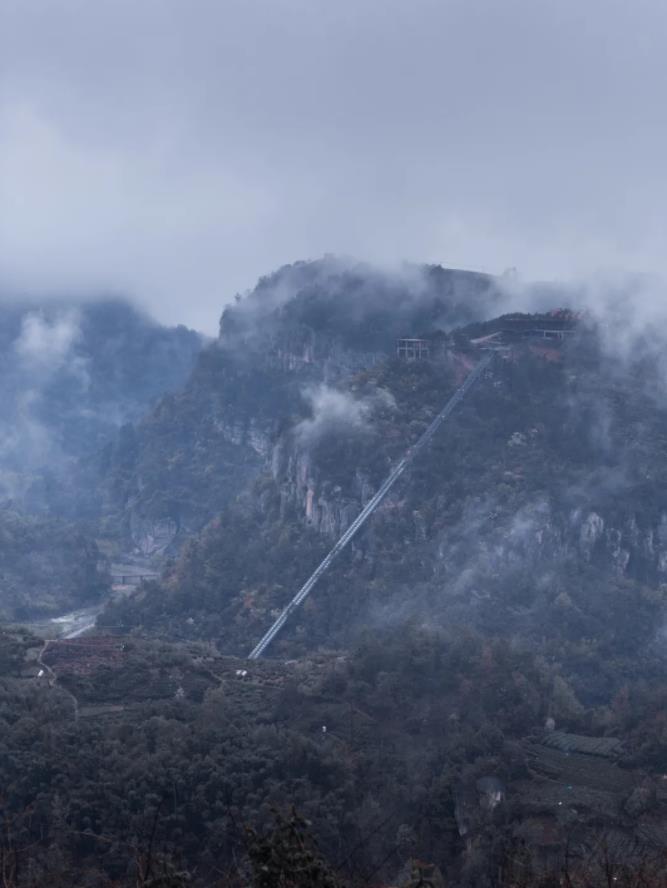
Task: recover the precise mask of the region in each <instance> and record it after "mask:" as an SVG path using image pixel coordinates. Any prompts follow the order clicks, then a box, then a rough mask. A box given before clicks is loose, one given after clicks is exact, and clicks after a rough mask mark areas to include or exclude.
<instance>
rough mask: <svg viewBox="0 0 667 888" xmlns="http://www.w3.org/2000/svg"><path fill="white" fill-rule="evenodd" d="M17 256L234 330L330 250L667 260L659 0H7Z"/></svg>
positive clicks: (6, 226)
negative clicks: (262, 290) (229, 320)
mask: <svg viewBox="0 0 667 888" xmlns="http://www.w3.org/2000/svg"><path fill="white" fill-rule="evenodd" d="M0 16H1V23H0V24H1V26H0V34H1V35H2V36H1V37H0V59H1V60H0V64H1V66H2V69H1V71H0V75H1V86H0V90H1V92H0V148H1V150H0V275H1V289H2V290H3V291H5V292H6V291H9V292H12V293H17V292H18V293H33V294H34V293H43V292H45V291H58V292H59V293H61V294H62V293H85V292H91V291H98V290H105V291H108V290H113V291H115V292H125V293H127V294H129V295H131V296H133V297H134V298H136V299H137V300H139V301H140V302H142V303H143V305H144V306H145V307H146V308H148V309H149V310H150V311H151V313H153V314H154V315H155V316H157V317H158V318H159V319H160V320H162V321H165V322H175V321H181V322H184V323H187V324H190V325H193V326H195V327H198V328H201V329H204V330H206V331H207V332H214V331H215V327H216V323H217V319H218V316H219V313H220V309H221V307H222V306H223V305H224V304H225V303H226V302H228V301H229V300H231V299H232V298H233V296H234V294H235V292H237V291H244V290H246V289H247V288H249V287H251V286H253V285H254V282H255V280H256V279H257V277H258V276H259V275H260V274H264V273H267V272H269V271H271V270H272V269H273V268H275V267H277V266H279V265H281V264H283V263H284V262H289V261H293V260H295V259H302V258H313V257H317V256H320V255H322V254H323V253H325V252H333V253H341V254H347V255H354V256H357V257H359V258H362V259H366V260H369V261H371V262H374V263H380V264H383V265H388V264H389V265H390V264H392V263H396V262H398V261H400V260H409V261H418V262H421V261H427V262H439V263H442V264H443V265H445V266H453V267H468V268H473V269H479V270H482V271H489V272H502V271H503V270H504V269H505V268H507V267H510V266H516V267H517V268H518V269H519V271H520V272H521V274H522V275H523V276H525V277H526V278H541V279H572V278H578V277H586V278H587V277H588V276H590V275H591V274H593V273H597V272H598V271H599V269H628V270H631V271H642V272H648V273H651V274H656V275H663V274H664V273H665V263H666V260H665V258H664V257H665V252H664V249H663V243H662V238H663V235H662V232H663V231H664V229H665V226H664V207H665V206H667V200H666V197H667V195H666V194H665V191H666V189H667V183H666V181H665V178H664V175H663V158H664V155H665V149H666V148H667V145H666V143H667V133H666V130H667V124H666V122H665V118H664V115H663V114H662V112H661V108H662V98H663V97H662V86H663V83H664V79H665V74H666V73H667V61H666V60H665V56H664V48H663V37H664V33H665V25H667V8H666V7H665V6H664V4H662V3H660V2H659V0H637V2H635V3H633V4H628V3H624V2H620V0H604V2H603V0H589V2H588V3H586V4H581V3H577V2H575V0H559V2H558V3H543V2H535V0H508V2H505V3H502V4H499V3H497V2H495V0H472V2H471V0H447V2H444V0H413V2H410V3H407V2H399V0H354V2H353V0H339V2H337V3H324V2H320V0H308V2H305V0H270V2H269V0H225V2H214V0H193V2H190V3H184V2H179V0H143V2H142V3H135V2H130V0H97V2H95V3H94V4H93V3H89V2H85V0H0Z"/></svg>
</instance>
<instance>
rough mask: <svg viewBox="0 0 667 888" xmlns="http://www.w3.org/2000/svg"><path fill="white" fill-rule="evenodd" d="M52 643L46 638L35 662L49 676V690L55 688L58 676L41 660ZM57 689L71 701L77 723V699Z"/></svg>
mask: <svg viewBox="0 0 667 888" xmlns="http://www.w3.org/2000/svg"><path fill="white" fill-rule="evenodd" d="M52 642H53V639H52V638H47V639H46V641H45V642H44V644H43V646H42V649H41V651H40V652H39V655H38V657H37V662H38V663H39V665H40V666H41V668H42V669H44V671H45V672H47V673H48V674H49V687H50V688H54V687H55V686H56V684H58V676H57V675H56V673H55V672H54V671H53V669H52V668H51V667H50V666H49V664H48V663H45V662H44V659H43V658H44V654H45V653H46V652H47V651H48V649H49V645H50V644H51V643H52ZM58 689H59V690H60V691H62V693H63V694H65V695H66V696H67V697H69V698H70V700H71V701H72V707H73V712H74V721H75V722H78V721H79V701H78V700H77V698H76V697H75V696H74V694H73V693H72V692H71V691H68V690H67V688H64V687H63V686H62V685H58Z"/></svg>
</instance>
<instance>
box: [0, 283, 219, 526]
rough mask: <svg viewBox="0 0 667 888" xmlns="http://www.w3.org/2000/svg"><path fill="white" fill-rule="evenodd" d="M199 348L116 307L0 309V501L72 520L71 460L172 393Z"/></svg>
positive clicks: (80, 504)
mask: <svg viewBox="0 0 667 888" xmlns="http://www.w3.org/2000/svg"><path fill="white" fill-rule="evenodd" d="M201 345H202V338H201V336H200V335H199V334H197V333H195V332H193V331H191V330H188V329H186V328H185V327H176V328H172V329H168V328H165V327H162V326H160V325H159V324H157V323H156V322H154V321H152V320H151V319H150V318H148V317H146V316H144V315H143V314H141V313H140V312H139V311H137V310H136V309H135V308H133V307H132V306H131V305H129V304H127V303H125V302H122V301H119V300H107V301H99V302H89V303H82V304H68V303H64V302H59V303H54V302H46V303H44V304H43V305H36V304H35V305H26V304H25V303H20V304H19V303H12V302H11V301H4V302H2V303H0V404H1V405H2V408H1V410H0V501H5V502H7V501H12V502H13V503H14V504H15V505H17V506H19V507H22V508H25V509H28V510H38V511H44V510H52V511H56V512H64V513H65V514H67V515H69V516H71V517H81V513H82V511H85V501H86V497H85V495H84V494H88V493H91V491H84V490H74V489H73V482H72V473H73V471H74V470H75V469H77V470H78V468H77V467H76V463H77V461H78V460H80V459H81V458H86V457H92V456H93V455H94V454H96V453H97V452H98V451H99V450H100V448H101V447H102V446H103V445H104V444H105V443H106V442H107V441H109V440H110V439H111V438H112V437H113V436H114V435H115V434H116V432H117V430H118V428H119V427H120V426H122V425H123V424H124V423H127V422H132V421H135V420H137V419H138V418H139V417H140V416H141V415H142V414H143V413H144V412H145V411H146V410H147V409H148V408H149V407H150V406H151V405H152V404H153V403H154V402H155V401H156V400H157V398H158V397H159V396H160V395H162V394H164V393H165V392H167V391H172V390H174V389H178V388H179V387H180V386H181V385H182V384H183V383H184V381H185V379H186V378H187V376H188V374H189V372H190V370H191V368H192V366H193V364H194V361H195V358H196V355H197V354H198V352H199V350H200V348H201ZM81 486H83V484H81Z"/></svg>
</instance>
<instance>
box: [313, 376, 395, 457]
mask: <svg viewBox="0 0 667 888" xmlns="http://www.w3.org/2000/svg"><path fill="white" fill-rule="evenodd" d="M303 397H304V400H305V401H306V403H307V404H308V407H309V410H310V416H309V417H308V418H307V419H304V420H302V421H301V422H300V423H299V424H298V425H297V426H296V436H297V440H298V441H299V443H300V444H301V445H302V446H310V445H312V444H315V443H317V442H318V441H319V440H320V439H321V438H323V437H324V436H326V435H330V434H332V433H336V432H346V433H353V434H362V433H364V432H366V431H369V430H370V429H371V427H372V418H373V415H374V414H375V413H376V412H377V411H378V410H380V409H384V410H393V409H394V408H395V406H396V403H395V401H394V398H393V396H392V394H391V392H389V391H387V390H386V389H382V388H378V389H376V390H375V391H374V392H373V393H372V394H366V395H364V396H361V397H356V396H355V395H353V394H351V393H350V392H346V391H342V390H341V389H336V388H332V387H331V386H328V385H324V384H323V385H317V386H309V387H308V388H306V389H304V391H303Z"/></svg>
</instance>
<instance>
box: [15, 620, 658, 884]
mask: <svg viewBox="0 0 667 888" xmlns="http://www.w3.org/2000/svg"><path fill="white" fill-rule="evenodd" d="M97 641H98V643H95V641H94V640H93V639H92V638H91V639H90V640H89V641H88V642H87V646H85V645H84V643H83V642H78V645H79V650H78V652H77V655H76V656H73V646H74V645H75V644H77V642H53V643H51V644H50V645H47V647H46V650H42V652H41V655H40V661H39V662H43V663H45V664H47V665H49V664H50V665H51V667H52V668H53V669H54V670H55V671H56V672H57V675H58V679H57V681H55V682H54V681H47V680H46V679H45V678H43V679H37V678H36V677H35V675H36V670H37V666H38V665H39V664H38V663H37V661H36V659H35V655H36V653H37V651H38V650H39V649H40V648H42V644H43V643H42V642H40V640H38V639H36V638H34V637H31V636H29V635H23V636H20V635H7V634H5V635H3V636H2V639H0V642H1V650H0V654H1V656H2V664H3V673H4V676H5V678H4V679H3V682H2V687H1V688H0V693H1V695H2V702H1V705H0V711H1V713H2V716H1V717H2V733H1V739H0V781H1V784H2V787H3V796H2V807H3V811H2V814H3V820H4V823H5V830H4V831H3V839H2V851H1V853H2V857H1V859H2V861H3V865H4V866H5V868H6V872H7V873H9V874H10V875H11V872H15V874H16V876H15V877H16V884H26V885H40V884H44V883H45V882H46V881H47V880H48V881H50V882H51V884H55V885H61V884H62V885H68V884H77V885H78V884H81V885H83V884H85V885H87V886H88V885H90V886H93V885H100V886H102V885H111V884H141V885H144V884H145V885H148V884H151V885H167V884H169V885H171V884H173V885H194V886H213V885H220V886H223V885H225V886H226V885H235V884H239V885H241V884H249V883H252V884H255V885H258V886H259V885H261V886H268V885H273V884H278V885H283V884H284V885H294V886H297V885H298V886H303V888H305V886H307V885H311V884H313V885H317V884H323V885H324V884H332V885H333V884H340V885H343V884H350V885H361V884H397V883H400V884H405V885H412V884H413V883H412V882H411V881H410V873H411V870H412V869H413V868H414V867H416V866H418V865H419V864H418V862H419V861H428V864H429V866H430V867H431V868H436V869H437V870H438V871H439V872H440V873H441V874H443V877H444V878H445V879H446V880H447V881H446V882H443V883H442V884H445V883H447V884H448V883H449V880H451V879H453V880H454V882H453V883H454V884H458V885H461V886H467V885H470V886H482V885H495V884H502V885H514V884H524V885H528V884H537V883H538V881H535V882H527V881H525V880H524V881H520V878H522V877H525V874H526V872H528V871H530V872H532V873H533V874H534V878H535V879H536V880H539V879H540V878H541V876H540V875H539V874H540V873H542V874H543V875H544V874H545V873H549V872H551V873H552V874H558V873H560V872H562V871H563V868H564V867H566V866H569V867H570V872H571V875H572V878H573V879H574V881H573V884H582V885H583V884H591V885H598V884H600V885H602V884H606V883H605V882H604V881H603V880H602V879H603V875H604V865H605V862H606V863H607V864H609V865H610V866H611V867H612V871H613V873H614V874H615V876H616V877H617V879H620V880H621V884H627V885H630V884H642V883H637V882H633V881H628V880H629V879H630V872H631V871H632V872H634V873H635V876H636V874H637V872H640V871H641V872H643V873H644V875H645V876H646V877H647V878H648V877H649V875H650V874H651V873H652V874H653V875H655V872H656V871H657V870H656V867H657V866H658V864H659V862H660V861H662V863H663V864H664V862H665V858H664V855H663V856H662V857H661V852H660V851H659V849H656V847H655V845H654V843H653V844H652V843H651V842H650V841H649V840H648V839H647V837H649V836H652V835H654V834H657V832H658V831H659V829H660V823H661V822H662V820H661V817H664V806H665V804H666V803H667V793H665V788H664V786H663V784H662V782H661V781H660V779H659V778H657V777H653V778H651V777H650V776H648V775H649V773H650V771H651V770H652V769H653V768H655V767H656V766H660V764H661V763H662V764H663V765H664V758H665V754H666V752H667V734H666V733H665V725H664V703H665V693H666V688H665V685H664V683H663V684H662V686H661V687H656V686H654V687H653V688H652V690H651V691H650V692H649V691H648V690H647V688H646V687H645V686H641V685H634V684H633V685H628V686H626V688H625V689H624V690H623V692H622V693H620V694H619V695H617V697H616V698H615V699H614V700H613V701H612V702H611V704H610V705H609V706H606V707H600V708H597V709H593V710H590V709H589V710H585V709H584V707H582V706H581V704H580V703H579V701H577V699H576V696H575V694H574V692H573V690H572V689H571V688H570V687H569V686H568V684H567V682H566V681H565V680H564V679H563V678H562V676H560V675H559V673H558V670H557V668H555V667H554V666H551V665H549V664H547V663H546V661H545V660H544V659H543V658H541V657H535V656H533V655H530V654H527V653H525V652H521V651H518V650H517V649H516V648H514V647H513V646H512V645H510V644H508V643H507V642H504V641H496V642H489V641H486V640H484V639H482V638H481V637H480V636H476V635H474V634H472V633H457V634H451V635H447V634H443V633H435V632H432V631H427V630H425V629H423V628H418V627H416V626H412V627H409V628H408V629H407V630H406V629H405V628H403V629H401V630H400V631H394V632H389V633H386V634H384V635H383V636H381V637H377V636H375V635H372V636H371V635H369V637H368V638H367V639H365V640H362V641H361V642H360V643H359V645H358V646H357V647H355V648H354V649H352V650H351V651H350V652H349V653H345V654H342V653H338V654H337V655H335V656H332V655H331V654H329V655H321V656H318V657H308V658H304V659H302V660H300V661H298V662H297V661H294V662H292V663H291V664H283V663H280V662H276V661H266V662H265V663H263V662H261V661H260V662H257V663H254V664H252V665H251V664H248V666H247V667H246V668H245V674H243V675H240V674H239V673H240V670H239V665H240V662H239V661H237V660H236V661H235V660H233V659H230V658H225V657H220V655H218V654H217V653H215V652H214V651H212V650H211V649H208V648H206V647H205V646H202V647H197V646H194V647H193V646H189V647H184V646H174V645H168V644H165V643H164V642H162V643H158V642H153V643H148V642H146V641H134V640H131V639H127V640H125V639H123V640H121V639H117V640H116V644H115V645H114V646H109V645H108V644H107V645H103V644H102V643H101V641H100V640H99V639H98V640H97ZM82 645H83V647H82ZM546 718H553V719H554V720H555V721H556V723H557V726H558V728H559V731H554V732H552V734H548V733H547V734H545V731H544V724H545V719H546ZM563 731H567V732H570V733H563ZM576 732H582V733H583V734H585V735H594V736H599V737H604V736H613V735H616V734H618V733H622V734H623V735H624V736H625V738H626V740H625V743H624V745H623V747H622V748H621V749H619V750H618V751H617V752H616V754H615V756H614V758H613V759H612V760H609V759H607V758H603V757H597V758H595V757H593V756H588V757H586V756H581V755H577V754H572V753H569V754H567V755H563V754H561V753H559V752H558V750H557V749H556V747H555V746H554V745H550V743H551V741H552V740H555V739H557V738H562V737H566V738H567V737H575V738H576V737H577V736H578V734H577V733H576ZM582 758H583V759H586V758H588V761H586V762H584V765H585V770H583V771H582V765H581V764H580V763H579V760H580V759H582ZM557 768H563V769H567V770H566V780H567V781H568V783H567V784H565V783H563V782H554V780H553V774H554V770H555V769H557ZM547 774H550V777H551V779H547V776H546V775H547ZM554 787H555V789H554ZM496 792H498V793H500V797H502V799H503V801H502V802H499V803H497V804H496V802H495V799H496V796H495V795H494V793H496ZM554 792H556V793H557V796H559V798H560V799H562V800H564V804H563V803H562V802H561V801H555V800H554V797H553V793H554ZM505 798H507V801H504V799H505ZM561 805H563V807H562V810H561ZM292 809H294V810H295V811H296V812H298V818H301V819H297V821H296V822H295V821H294V819H293V818H294V815H292V814H290V811H292ZM661 812H662V813H661ZM276 818H277V820H276ZM290 824H291V826H290ZM299 824H300V825H299ZM291 829H294V830H297V831H300V830H303V836H302V840H300V841H299V843H298V847H299V848H301V851H302V852H303V851H304V849H305V848H307V847H310V843H311V842H312V841H313V840H314V839H315V837H316V840H317V846H318V849H319V851H318V855H319V859H320V863H321V866H322V867H323V873H324V872H326V873H327V875H326V878H327V879H329V880H330V881H329V882H327V881H322V882H321V883H320V882H318V881H315V880H314V881H312V882H309V881H308V877H306V876H304V875H303V874H301V875H300V876H299V875H298V870H299V865H300V864H299V859H298V856H297V857H296V858H295V857H293V856H292V853H291V852H290V855H289V857H288V858H286V857H285V856H284V855H285V853H286V852H285V851H284V850H283V852H282V854H283V856H282V857H281V851H280V845H279V843H280V842H282V841H284V840H285V832H287V833H288V834H289V833H290V830H291ZM627 835H630V836H631V837H632V842H634V845H635V847H636V849H637V855H636V859H635V858H633V860H632V864H633V867H630V868H629V867H628V866H627V863H628V861H627V860H625V861H624V860H623V859H622V858H619V852H621V853H623V851H624V848H626V846H627V843H628V839H627V838H626V836H627ZM263 843H264V844H263ZM276 843H278V847H277V848H276ZM568 844H569V845H571V847H570V853H571V855H572V862H571V863H567V861H566V860H565V857H564V853H565V850H566V849H567V848H568ZM258 854H259V855H269V857H271V855H277V857H276V860H277V862H278V863H279V864H280V865H281V866H283V867H285V868H286V872H285V874H284V875H283V876H282V877H281V878H283V881H276V882H271V881H269V880H268V877H267V876H266V874H265V873H266V871H265V870H264V869H263V866H259V867H258V866H257V865H256V864H257V855H258ZM605 854H607V857H605ZM261 859H262V860H265V858H264V857H261ZM519 859H520V860H521V861H522V867H523V870H522V872H521V873H520V872H518V871H515V870H516V861H517V860H519ZM324 861H326V866H325V864H324ZM584 864H585V865H586V867H588V868H589V869H590V873H593V872H594V871H595V870H596V868H598V869H597V875H596V877H595V881H591V882H585V881H582V882H577V881H576V879H577V878H578V877H579V876H582V873H583V872H584V869H583V867H584ZM149 866H150V868H151V871H150V873H149V872H148V867H149ZM513 867H514V869H513ZM290 868H292V869H290ZM253 869H254V876H252V872H253ZM499 871H502V872H503V873H504V875H503V876H502V878H500V881H499V878H498V875H497V873H498V872H499ZM587 871H588V870H587ZM167 873H171V874H172V877H173V879H172V881H168V880H163V881H161V880H160V879H164V878H165V874H167ZM177 873H181V876H179V877H178V878H176V874H177ZM577 874H579V876H578V875H577ZM582 877H583V876H582ZM314 878H315V877H313V879H314ZM317 878H322V879H324V878H325V876H324V874H322V875H321V876H318V877H317ZM617 879H615V881H616V880H617ZM624 879H625V880H626V881H623V880H624ZM68 880H69V881H68ZM263 880H264V881H263ZM517 880H519V881H517ZM6 884H9V885H12V884H14V882H12V881H11V879H10V880H9V881H7V882H6ZM415 884H418V883H415ZM545 884H546V883H545ZM645 884H659V882H657V881H653V882H652V881H648V882H646V883H645Z"/></svg>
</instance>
